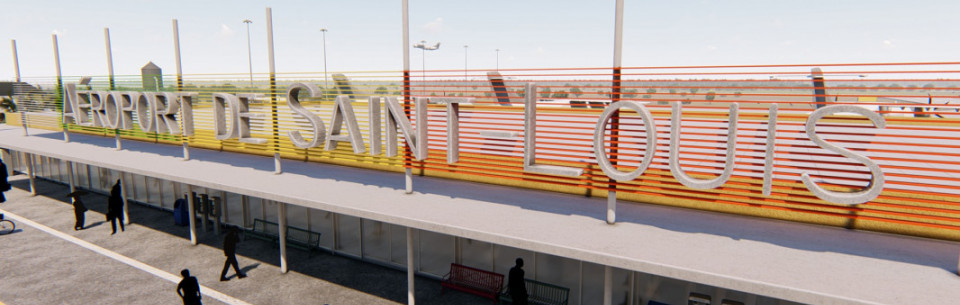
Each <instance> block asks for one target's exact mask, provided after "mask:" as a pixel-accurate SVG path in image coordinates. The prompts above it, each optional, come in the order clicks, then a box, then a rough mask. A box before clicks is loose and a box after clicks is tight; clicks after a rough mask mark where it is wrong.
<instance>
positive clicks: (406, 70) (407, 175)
mask: <svg viewBox="0 0 960 305" xmlns="http://www.w3.org/2000/svg"><path fill="white" fill-rule="evenodd" d="M402 11H403V12H402V15H403V18H402V19H403V74H404V82H405V83H409V80H410V79H409V77H410V5H409V0H403V5H402ZM407 93H409V92H405V94H407ZM406 98H409V96H406ZM418 128H419V126H418ZM404 184H405V189H406V192H407V194H411V193H413V171H412V170H411V169H410V168H409V167H408V168H406V170H405V171H404ZM408 232H409V231H408ZM410 285H411V286H410V287H413V284H412V282H411V284H410ZM411 289H412V288H411ZM410 300H411V301H410V304H413V301H412V300H413V298H412V295H411V299H410Z"/></svg>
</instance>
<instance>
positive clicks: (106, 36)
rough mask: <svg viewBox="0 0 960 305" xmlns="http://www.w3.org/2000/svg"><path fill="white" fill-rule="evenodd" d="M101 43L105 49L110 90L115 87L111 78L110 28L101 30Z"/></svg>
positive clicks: (111, 51)
mask: <svg viewBox="0 0 960 305" xmlns="http://www.w3.org/2000/svg"><path fill="white" fill-rule="evenodd" d="M103 41H104V43H106V48H107V76H108V77H109V78H110V90H113V89H114V88H115V86H116V84H115V83H114V82H115V80H114V77H113V50H111V47H110V28H103Z"/></svg>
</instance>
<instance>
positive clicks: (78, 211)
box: [67, 191, 87, 231]
mask: <svg viewBox="0 0 960 305" xmlns="http://www.w3.org/2000/svg"><path fill="white" fill-rule="evenodd" d="M83 194H86V192H84V191H74V192H72V193H70V194H67V197H70V198H71V200H73V217H74V218H75V219H76V223H74V225H73V230H74V231H78V230H83V227H84V224H83V223H84V215H83V213H85V212H87V206H86V205H84V204H83V200H80V195H83Z"/></svg>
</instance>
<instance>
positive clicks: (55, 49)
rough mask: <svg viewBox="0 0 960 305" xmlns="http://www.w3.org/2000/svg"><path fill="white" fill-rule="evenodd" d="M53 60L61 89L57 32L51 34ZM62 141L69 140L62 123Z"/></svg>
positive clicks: (58, 85)
mask: <svg viewBox="0 0 960 305" xmlns="http://www.w3.org/2000/svg"><path fill="white" fill-rule="evenodd" d="M53 61H54V64H55V67H56V68H57V89H61V88H63V76H62V75H61V74H60V44H59V43H58V42H57V34H53ZM64 102H66V99H64ZM63 141H64V142H70V133H69V132H67V125H63Z"/></svg>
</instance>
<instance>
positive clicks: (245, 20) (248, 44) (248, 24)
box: [243, 19, 253, 89]
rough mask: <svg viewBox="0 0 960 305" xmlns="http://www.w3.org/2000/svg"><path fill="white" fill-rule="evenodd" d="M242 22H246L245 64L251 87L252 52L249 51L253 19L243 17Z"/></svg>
mask: <svg viewBox="0 0 960 305" xmlns="http://www.w3.org/2000/svg"><path fill="white" fill-rule="evenodd" d="M243 23H246V24H247V66H248V67H250V87H253V54H252V53H251V51H250V24H251V23H253V21H250V19H244V20H243ZM251 89H252V88H251Z"/></svg>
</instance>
